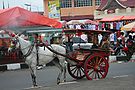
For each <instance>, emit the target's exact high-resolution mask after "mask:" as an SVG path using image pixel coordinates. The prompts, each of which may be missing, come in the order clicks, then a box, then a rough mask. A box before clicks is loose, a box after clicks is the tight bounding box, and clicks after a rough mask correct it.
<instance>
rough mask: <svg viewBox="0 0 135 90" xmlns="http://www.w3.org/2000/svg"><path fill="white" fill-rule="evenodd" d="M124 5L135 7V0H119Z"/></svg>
mask: <svg viewBox="0 0 135 90" xmlns="http://www.w3.org/2000/svg"><path fill="white" fill-rule="evenodd" d="M118 1H119V2H120V3H121V4H122V5H124V6H127V7H135V0H118Z"/></svg>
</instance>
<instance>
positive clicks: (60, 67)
mask: <svg viewBox="0 0 135 90" xmlns="http://www.w3.org/2000/svg"><path fill="white" fill-rule="evenodd" d="M52 63H53V64H55V66H56V67H58V68H59V69H60V73H59V75H58V77H57V84H59V83H60V77H61V76H62V73H63V67H62V65H61V64H60V63H59V62H58V61H54V60H53V61H52Z"/></svg>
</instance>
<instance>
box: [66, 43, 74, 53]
mask: <svg viewBox="0 0 135 90" xmlns="http://www.w3.org/2000/svg"><path fill="white" fill-rule="evenodd" d="M65 44H66V49H67V50H68V51H69V52H72V51H73V42H66V43H65Z"/></svg>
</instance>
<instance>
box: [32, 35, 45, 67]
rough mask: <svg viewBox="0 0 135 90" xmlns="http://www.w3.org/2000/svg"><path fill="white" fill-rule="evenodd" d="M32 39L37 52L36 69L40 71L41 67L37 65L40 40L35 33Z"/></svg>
mask: <svg viewBox="0 0 135 90" xmlns="http://www.w3.org/2000/svg"><path fill="white" fill-rule="evenodd" d="M33 37H34V45H35V46H36V52H37V54H36V55H37V69H41V68H42V67H43V66H42V65H40V64H39V54H38V50H39V46H40V43H41V42H42V41H41V38H40V37H39V35H38V34H37V33H35V34H33Z"/></svg>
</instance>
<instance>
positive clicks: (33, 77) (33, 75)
mask: <svg viewBox="0 0 135 90" xmlns="http://www.w3.org/2000/svg"><path fill="white" fill-rule="evenodd" d="M29 68H30V72H31V77H32V83H33V86H34V87H36V86H37V82H36V66H35V67H31V66H29Z"/></svg>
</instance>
